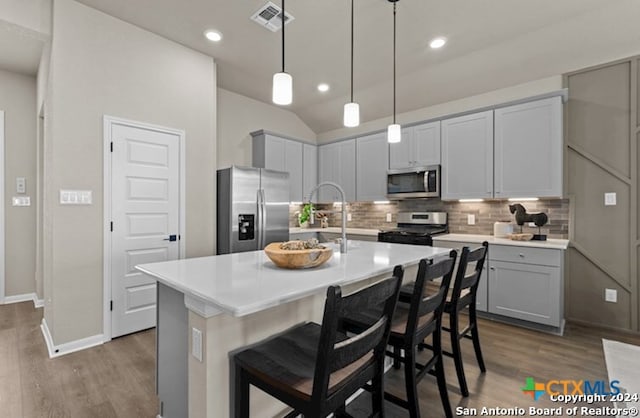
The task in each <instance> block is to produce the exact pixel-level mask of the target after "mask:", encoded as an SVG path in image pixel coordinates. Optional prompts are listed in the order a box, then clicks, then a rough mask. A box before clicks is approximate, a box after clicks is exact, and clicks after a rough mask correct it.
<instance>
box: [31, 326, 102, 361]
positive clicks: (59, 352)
mask: <svg viewBox="0 0 640 418" xmlns="http://www.w3.org/2000/svg"><path fill="white" fill-rule="evenodd" d="M40 329H41V330H42V335H43V336H44V341H45V342H46V344H47V350H48V351H49V358H55V357H60V356H64V355H65V354H70V353H74V352H76V351H80V350H85V349H87V348H91V347H95V346H97V345H101V344H102V338H103V336H102V334H98V335H93V336H91V337H87V338H82V339H80V340H75V341H70V342H68V343H64V344H60V345H54V344H53V338H52V337H51V332H50V331H49V326H48V325H47V321H46V320H45V319H44V318H42V324H41V325H40Z"/></svg>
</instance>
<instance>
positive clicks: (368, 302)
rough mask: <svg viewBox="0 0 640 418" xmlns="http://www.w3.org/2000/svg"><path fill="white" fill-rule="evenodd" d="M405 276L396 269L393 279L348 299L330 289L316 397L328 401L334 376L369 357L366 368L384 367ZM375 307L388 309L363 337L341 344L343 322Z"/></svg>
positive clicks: (321, 333) (317, 366) (324, 319)
mask: <svg viewBox="0 0 640 418" xmlns="http://www.w3.org/2000/svg"><path fill="white" fill-rule="evenodd" d="M403 275H404V270H403V268H402V266H396V267H395V269H394V270H393V276H392V277H390V278H388V279H384V280H382V281H380V282H378V283H376V284H374V285H372V286H369V287H366V288H364V289H362V290H359V291H357V292H355V293H353V294H351V295H348V296H345V297H343V296H342V291H341V289H340V287H339V286H331V287H329V289H328V290H327V300H326V302H325V306H324V316H323V319H322V330H321V332H320V343H319V347H318V358H317V361H316V370H315V374H314V382H313V395H312V397H317V399H318V398H319V399H323V398H325V397H326V396H327V392H328V386H329V379H330V377H331V374H332V373H334V372H336V371H338V370H340V369H342V368H344V367H345V366H348V365H350V364H353V363H354V362H356V361H358V360H361V359H363V358H364V357H365V356H369V357H370V358H369V359H368V361H366V362H365V364H364V365H363V367H364V366H365V365H371V363H373V362H375V361H379V362H380V366H382V363H383V362H384V355H385V354H384V352H385V347H386V344H387V341H388V339H389V332H390V330H391V318H392V317H393V312H394V311H395V307H396V303H397V301H398V294H399V293H400V286H401V284H402V276H403ZM371 306H384V309H383V310H382V312H381V313H380V315H379V317H378V318H377V320H376V321H375V322H374V323H373V324H372V325H371V326H370V327H368V328H367V329H366V330H364V331H363V332H362V333H359V334H357V335H354V336H352V337H349V338H347V339H344V336H343V337H342V339H341V340H339V338H338V336H339V335H341V334H339V333H338V329H339V328H338V327H339V325H340V318H344V317H348V316H350V315H351V314H352V313H353V312H361V311H363V310H365V309H366V308H370V307H371Z"/></svg>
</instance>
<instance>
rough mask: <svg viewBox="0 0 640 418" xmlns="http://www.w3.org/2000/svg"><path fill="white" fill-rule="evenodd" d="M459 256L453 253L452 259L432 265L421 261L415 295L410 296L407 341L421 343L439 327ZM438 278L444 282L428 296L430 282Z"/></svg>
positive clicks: (450, 254)
mask: <svg viewBox="0 0 640 418" xmlns="http://www.w3.org/2000/svg"><path fill="white" fill-rule="evenodd" d="M457 255H458V253H457V252H456V251H455V250H452V251H451V252H450V253H449V258H446V259H444V260H441V261H439V262H437V263H435V264H433V262H432V261H433V260H426V259H423V260H420V264H419V265H418V274H417V276H416V282H415V285H414V287H413V294H412V295H411V302H410V306H409V316H408V318H407V326H406V330H405V338H410V339H412V340H415V341H422V340H423V339H424V337H425V336H426V335H428V334H430V333H431V332H433V330H434V328H435V326H437V322H439V321H440V319H441V318H442V312H443V310H444V303H445V301H446V297H447V292H448V291H449V285H450V284H451V277H452V276H453V268H454V266H455V263H456V257H457ZM439 278H442V282H441V283H440V287H439V288H438V291H437V292H436V293H433V294H430V295H425V290H426V289H427V283H429V282H431V281H433V280H434V279H439Z"/></svg>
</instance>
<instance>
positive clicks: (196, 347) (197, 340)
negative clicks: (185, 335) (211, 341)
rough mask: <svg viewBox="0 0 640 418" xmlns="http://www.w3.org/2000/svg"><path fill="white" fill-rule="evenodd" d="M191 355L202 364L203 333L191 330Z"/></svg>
mask: <svg viewBox="0 0 640 418" xmlns="http://www.w3.org/2000/svg"><path fill="white" fill-rule="evenodd" d="M191 355H193V357H195V358H196V359H197V360H198V361H199V362H201V363H202V331H200V330H199V329H198V328H193V327H192V328H191Z"/></svg>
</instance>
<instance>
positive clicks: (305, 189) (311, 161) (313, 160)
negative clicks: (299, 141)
mask: <svg viewBox="0 0 640 418" xmlns="http://www.w3.org/2000/svg"><path fill="white" fill-rule="evenodd" d="M302 160H303V161H302V193H303V197H306V196H307V195H308V194H309V192H310V191H311V189H313V188H314V187H315V186H316V185H317V184H318V147H316V146H315V145H309V144H303V145H302Z"/></svg>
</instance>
